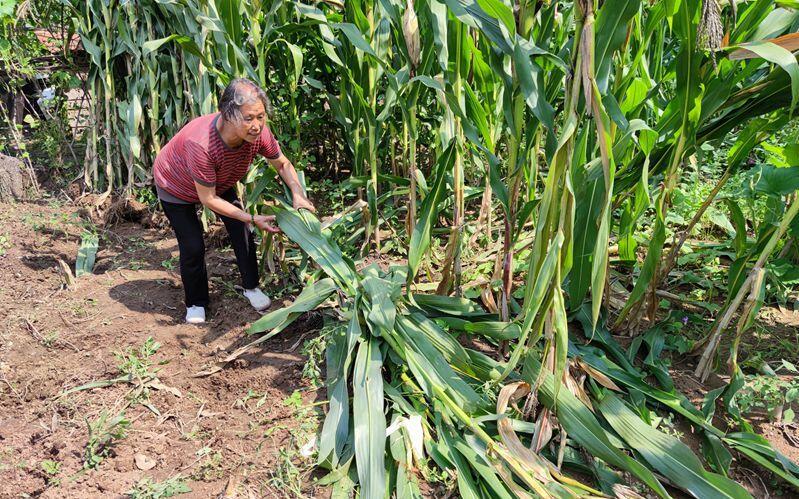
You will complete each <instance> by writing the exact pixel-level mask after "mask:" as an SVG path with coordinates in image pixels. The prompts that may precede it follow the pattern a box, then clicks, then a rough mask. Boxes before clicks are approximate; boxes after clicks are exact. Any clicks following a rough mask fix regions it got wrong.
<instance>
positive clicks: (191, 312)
mask: <svg viewBox="0 0 799 499" xmlns="http://www.w3.org/2000/svg"><path fill="white" fill-rule="evenodd" d="M186 322H187V323H189V324H202V323H204V322H205V307H198V306H196V305H192V306H191V307H186Z"/></svg>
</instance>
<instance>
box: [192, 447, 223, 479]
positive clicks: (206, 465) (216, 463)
mask: <svg viewBox="0 0 799 499" xmlns="http://www.w3.org/2000/svg"><path fill="white" fill-rule="evenodd" d="M197 456H198V457H204V458H205V459H203V460H202V461H201V462H200V465H199V466H198V467H197V469H196V470H195V471H194V473H192V475H191V477H192V478H193V479H194V480H201V481H204V482H210V481H212V480H218V479H220V478H222V476H223V475H224V469H223V468H222V453H221V452H219V451H216V450H213V449H212V448H210V447H203V448H202V449H200V450H198V451H197Z"/></svg>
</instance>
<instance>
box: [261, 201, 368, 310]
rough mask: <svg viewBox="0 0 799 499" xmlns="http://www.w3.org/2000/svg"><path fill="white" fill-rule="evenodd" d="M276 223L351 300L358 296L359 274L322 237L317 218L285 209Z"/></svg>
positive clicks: (305, 212)
mask: <svg viewBox="0 0 799 499" xmlns="http://www.w3.org/2000/svg"><path fill="white" fill-rule="evenodd" d="M276 219H277V223H278V225H279V226H280V230H282V231H283V233H285V234H286V236H287V237H288V238H289V239H291V240H292V241H294V242H295V243H297V244H298V245H299V246H300V248H302V250H303V251H305V252H306V253H308V255H309V256H310V257H311V258H313V260H314V261H315V262H316V263H317V264H318V265H319V266H320V267H321V268H322V270H323V271H324V272H325V273H326V274H327V275H328V276H329V277H330V278H332V279H333V280H334V281H335V283H336V285H337V286H338V287H339V289H341V290H342V291H343V292H344V293H346V294H347V295H349V296H353V295H354V294H355V288H356V286H357V283H358V274H357V273H356V272H355V270H354V269H353V268H352V265H351V264H350V263H348V262H347V261H346V260H344V257H343V255H342V254H341V250H340V249H339V247H338V245H337V244H336V243H335V242H333V241H331V240H330V239H328V238H327V236H325V235H324V234H322V227H321V225H320V224H319V219H317V218H316V216H314V215H313V214H312V213H310V212H308V211H305V210H303V211H297V210H294V209H292V208H282V209H279V210H277V214H276Z"/></svg>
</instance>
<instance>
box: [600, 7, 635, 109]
mask: <svg viewBox="0 0 799 499" xmlns="http://www.w3.org/2000/svg"><path fill="white" fill-rule="evenodd" d="M640 4H641V2H640V0H624V1H621V2H607V3H604V4H602V8H600V9H599V12H598V13H597V18H596V46H595V48H594V53H595V54H596V55H595V58H596V59H595V66H596V82H597V86H598V87H599V90H600V92H602V93H603V94H604V93H605V92H607V89H608V80H609V77H610V72H611V67H612V63H613V52H615V51H616V50H618V48H619V47H620V46H621V44H622V43H623V42H624V39H625V38H626V37H627V24H628V23H629V22H630V20H631V19H632V18H633V16H635V14H637V13H638V8H639V6H640Z"/></svg>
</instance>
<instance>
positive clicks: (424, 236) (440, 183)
mask: <svg viewBox="0 0 799 499" xmlns="http://www.w3.org/2000/svg"><path fill="white" fill-rule="evenodd" d="M455 147H456V146H455V144H454V143H453V144H450V146H449V147H448V148H447V149H446V150H445V151H444V152H443V153H442V154H441V155H440V156H439V158H438V160H437V162H436V166H435V181H434V183H433V187H432V189H431V190H430V193H429V194H428V195H427V196H425V198H424V201H423V202H422V209H421V211H420V213H419V220H418V222H417V223H416V226H415V227H414V230H413V234H412V235H411V242H410V245H409V247H408V282H411V281H412V280H413V279H414V278H415V277H416V273H417V272H418V271H419V265H421V263H422V258H423V257H424V255H425V253H427V249H428V248H429V247H430V238H431V232H432V230H433V223H434V222H435V220H436V218H437V217H438V211H439V210H440V208H441V206H440V204H441V197H442V196H443V193H444V185H445V179H446V172H447V170H449V169H450V168H451V167H452V165H453V164H454V161H455Z"/></svg>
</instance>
